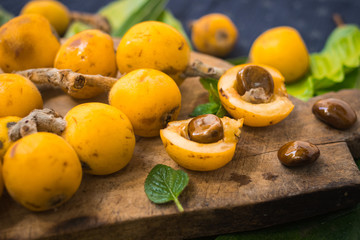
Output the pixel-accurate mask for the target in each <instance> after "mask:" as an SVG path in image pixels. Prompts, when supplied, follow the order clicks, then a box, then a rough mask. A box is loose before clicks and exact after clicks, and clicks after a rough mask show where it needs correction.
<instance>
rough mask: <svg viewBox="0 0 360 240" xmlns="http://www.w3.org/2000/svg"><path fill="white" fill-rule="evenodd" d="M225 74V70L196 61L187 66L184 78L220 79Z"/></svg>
mask: <svg viewBox="0 0 360 240" xmlns="http://www.w3.org/2000/svg"><path fill="white" fill-rule="evenodd" d="M224 73H225V70H224V69H222V68H218V67H214V66H211V65H208V64H206V63H203V62H202V61H200V60H195V61H194V62H193V63H191V64H190V65H188V66H187V68H186V70H185V72H184V73H183V75H184V77H203V78H214V79H220V77H221V76H222V75H223V74H224Z"/></svg>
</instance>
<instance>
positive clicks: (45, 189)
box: [43, 187, 51, 192]
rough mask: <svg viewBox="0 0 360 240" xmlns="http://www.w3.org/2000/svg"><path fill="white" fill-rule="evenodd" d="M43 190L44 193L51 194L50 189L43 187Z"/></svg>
mask: <svg viewBox="0 0 360 240" xmlns="http://www.w3.org/2000/svg"><path fill="white" fill-rule="evenodd" d="M43 190H44V191H45V192H51V189H50V188H47V187H44V188H43Z"/></svg>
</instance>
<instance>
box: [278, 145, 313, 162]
mask: <svg viewBox="0 0 360 240" xmlns="http://www.w3.org/2000/svg"><path fill="white" fill-rule="evenodd" d="M319 156H320V150H319V149H318V148H317V146H315V145H314V144H312V143H308V142H303V141H292V142H288V143H286V144H285V145H283V146H282V147H281V148H280V149H279V151H278V159H279V160H280V162H281V163H282V164H284V165H286V166H288V167H297V166H303V165H306V164H309V163H312V162H314V161H316V159H318V157H319Z"/></svg>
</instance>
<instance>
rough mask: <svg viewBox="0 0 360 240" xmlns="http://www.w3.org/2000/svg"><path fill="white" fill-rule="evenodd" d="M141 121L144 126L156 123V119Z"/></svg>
mask: <svg viewBox="0 0 360 240" xmlns="http://www.w3.org/2000/svg"><path fill="white" fill-rule="evenodd" d="M140 121H141V122H143V123H144V124H147V125H150V124H152V123H154V122H155V121H156V117H151V118H143V119H141V120H140Z"/></svg>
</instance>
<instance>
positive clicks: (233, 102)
mask: <svg viewBox="0 0 360 240" xmlns="http://www.w3.org/2000/svg"><path fill="white" fill-rule="evenodd" d="M251 65H253V64H242V65H238V66H235V67H232V68H230V69H229V70H227V71H226V72H225V73H224V74H223V75H222V76H221V78H220V80H219V83H218V91H219V97H220V101H221V103H222V105H223V106H224V108H225V109H226V110H227V111H228V113H229V114H230V115H231V116H232V117H234V118H236V119H241V118H244V124H245V125H247V126H252V127H265V126H269V125H273V124H276V123H278V122H280V121H282V120H283V119H285V118H286V117H287V116H288V115H289V114H290V113H291V111H292V110H293V108H294V105H293V104H292V102H291V101H290V100H289V98H288V95H287V92H286V88H285V84H284V77H283V76H282V75H281V73H280V72H279V71H278V70H276V69H274V68H272V67H269V66H266V65H257V66H260V67H262V68H264V69H266V70H267V71H268V72H269V73H270V74H271V76H272V79H273V82H274V93H273V96H272V98H271V100H270V102H268V103H257V104H255V103H251V102H247V101H246V100H245V99H244V98H243V97H242V96H240V94H239V92H238V91H237V89H236V88H235V86H236V79H237V77H236V76H237V74H238V72H239V71H240V70H242V69H243V68H245V67H246V66H251Z"/></svg>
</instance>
